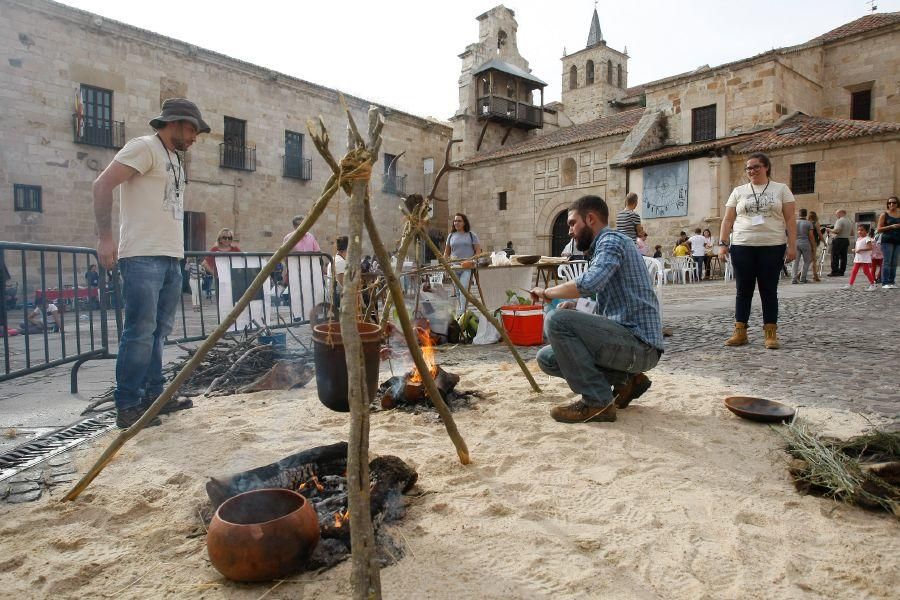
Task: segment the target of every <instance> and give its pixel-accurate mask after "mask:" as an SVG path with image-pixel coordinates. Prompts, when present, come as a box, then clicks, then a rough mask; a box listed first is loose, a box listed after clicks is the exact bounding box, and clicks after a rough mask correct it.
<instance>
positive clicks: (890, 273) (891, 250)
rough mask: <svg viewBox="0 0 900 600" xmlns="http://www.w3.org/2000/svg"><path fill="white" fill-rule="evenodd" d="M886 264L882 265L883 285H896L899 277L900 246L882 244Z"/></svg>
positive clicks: (887, 243) (888, 243)
mask: <svg viewBox="0 0 900 600" xmlns="http://www.w3.org/2000/svg"><path fill="white" fill-rule="evenodd" d="M881 251H882V252H883V253H884V262H883V263H882V265H881V284H882V285H894V278H895V277H896V276H897V263H898V262H900V244H892V243H890V242H881Z"/></svg>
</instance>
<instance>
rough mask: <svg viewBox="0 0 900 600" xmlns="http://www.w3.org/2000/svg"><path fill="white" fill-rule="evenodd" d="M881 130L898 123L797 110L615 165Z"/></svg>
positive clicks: (897, 127) (896, 129)
mask: <svg viewBox="0 0 900 600" xmlns="http://www.w3.org/2000/svg"><path fill="white" fill-rule="evenodd" d="M884 133H900V123H885V122H878V121H852V120H850V119H824V118H821V117H810V116H807V115H804V114H803V113H797V114H796V115H793V116H791V117H789V118H787V119H785V120H784V121H783V122H782V123H780V124H779V125H778V126H776V127H772V128H770V129H765V130H763V131H755V132H752V133H744V134H741V135H733V136H730V137H726V138H720V139H717V140H711V141H709V142H697V143H694V144H683V145H680V146H668V147H666V148H659V149H657V150H651V151H650V152H645V153H644V154H641V155H638V156H632V157H631V158H629V159H628V160H624V161H622V162H621V163H619V165H618V166H620V167H640V166H643V165H649V164H653V163H659V162H666V161H669V160H673V159H676V158H688V157H691V156H700V155H703V154H706V153H708V152H711V151H713V150H719V149H722V148H729V147H730V149H731V152H732V153H733V154H749V153H751V152H763V151H766V150H777V149H779V148H791V147H794V146H805V145H808V144H818V143H822V142H832V141H838V140H849V139H853V138H858V137H865V136H871V135H880V134H884Z"/></svg>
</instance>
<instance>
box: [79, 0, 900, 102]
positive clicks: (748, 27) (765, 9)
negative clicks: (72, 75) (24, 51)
mask: <svg viewBox="0 0 900 600" xmlns="http://www.w3.org/2000/svg"><path fill="white" fill-rule="evenodd" d="M63 3H64V4H68V5H70V6H74V7H76V8H81V9H83V10H87V11H90V12H93V13H97V14H100V15H102V16H104V17H107V18H110V19H115V20H117V21H123V22H125V23H128V24H130V25H134V26H137V27H141V28H143V29H149V30H151V31H154V32H156V33H159V34H162V35H166V36H169V37H173V38H176V39H179V40H182V41H185V42H189V43H191V44H194V45H196V46H200V47H202V48H206V49H209V50H214V51H216V52H219V53H222V54H225V55H228V56H231V57H233V58H238V59H241V60H244V61H247V62H251V63H254V64H257V65H260V66H263V67H266V68H269V69H273V70H275V71H279V72H282V73H285V74H288V75H291V76H294V77H298V78H300V79H305V80H307V81H311V82H313V83H317V84H319V85H324V86H327V87H330V88H335V89H338V90H341V91H343V92H345V93H348V94H352V95H354V96H359V97H362V98H365V99H367V100H370V101H373V102H377V103H380V104H384V105H386V106H390V107H393V108H396V109H400V110H403V111H406V112H409V113H412V114H415V115H419V116H423V117H424V116H432V117H436V118H439V119H448V118H449V117H451V116H452V115H453V113H454V112H455V111H456V109H457V105H458V102H459V94H458V78H459V73H460V67H461V61H460V59H459V54H460V53H462V52H463V51H464V50H465V48H466V46H467V45H468V44H471V43H474V42H476V41H477V39H478V22H477V21H476V20H475V18H476V17H477V16H478V15H480V14H482V13H484V12H485V11H487V10H490V9H491V8H492V7H494V6H496V5H497V4H500V3H501V2H499V1H497V0H484V1H482V0H450V1H448V2H433V1H429V0H386V1H384V2H378V3H375V2H370V1H369V2H363V1H360V0H341V1H336V0H331V1H320V0H312V1H311V0H299V1H298V0H294V1H292V2H279V1H273V0H255V1H252V2H248V1H247V0H243V1H240V2H236V1H234V0H215V1H211V0H153V1H152V2H131V1H128V2H123V1H122V0H63ZM502 3H503V4H504V5H505V6H506V7H507V8H510V9H512V10H513V11H515V14H516V20H517V22H518V25H519V27H518V32H517V35H518V46H519V52H520V54H522V56H523V57H524V58H525V59H526V60H528V61H529V64H530V67H531V69H532V72H533V73H534V75H536V76H537V77H539V78H540V79H543V80H544V81H546V82H547V83H548V84H549V85H548V86H547V88H545V90H544V101H545V103H549V102H551V101H554V100H559V98H560V85H561V81H562V63H561V62H560V58H561V57H562V56H563V52H564V50H565V51H566V52H568V53H570V54H571V53H573V52H577V51H578V50H581V49H583V48H584V47H585V43H586V42H587V36H588V31H589V29H590V22H591V15H592V13H593V9H594V2H593V1H592V0H556V1H555V2H546V0H504V1H503V2H502ZM874 4H875V5H876V6H877V7H878V12H893V11H898V10H900V0H876V1H875V2H874ZM682 6H684V7H685V8H679V9H678V10H677V11H674V12H673V7H682ZM870 6H871V5H870V3H869V2H866V1H865V0H750V1H749V2H735V1H733V0H693V1H692V2H684V3H681V2H674V1H672V0H631V1H625V2H622V1H619V2H598V3H597V12H598V14H599V17H600V27H601V29H602V30H603V37H604V38H605V39H606V42H607V44H608V45H609V46H610V47H612V48H615V49H617V50H621V51H624V50H625V49H626V48H627V51H628V54H629V57H630V58H629V65H628V66H629V74H628V85H630V86H632V85H637V84H640V83H645V82H648V81H653V80H656V79H661V78H663V77H668V76H670V75H675V74H677V73H682V72H685V71H690V70H693V69H696V68H697V67H700V66H702V65H709V66H712V67H715V66H716V65H720V64H723V63H727V62H731V61H734V60H739V59H741V58H747V57H750V56H753V55H756V54H759V53H761V52H765V51H767V50H771V49H773V48H780V47H784V46H792V45H794V44H799V43H802V42H805V41H808V40H810V39H812V38H815V37H817V36H819V35H821V34H823V33H825V32H827V31H829V30H831V29H834V28H835V27H838V26H840V25H842V24H844V23H847V22H850V21H853V20H855V19H858V18H860V17H862V16H865V15H866V14H869V13H870ZM548 7H552V8H548Z"/></svg>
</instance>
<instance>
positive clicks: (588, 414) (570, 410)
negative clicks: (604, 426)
mask: <svg viewBox="0 0 900 600" xmlns="http://www.w3.org/2000/svg"><path fill="white" fill-rule="evenodd" d="M550 416H551V417H553V418H554V420H556V421H559V422H560V423H587V422H589V421H605V422H607V423H611V422H613V421H615V420H616V403H615V402H610V403H609V404H607V405H606V406H589V405H587V404H585V403H584V402H583V401H581V400H576V401H575V402H573V403H572V404H569V405H567V406H556V407H554V408H553V409H552V410H551V411H550Z"/></svg>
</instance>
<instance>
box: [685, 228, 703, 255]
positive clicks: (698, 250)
mask: <svg viewBox="0 0 900 600" xmlns="http://www.w3.org/2000/svg"><path fill="white" fill-rule="evenodd" d="M688 243H689V244H690V245H691V256H704V255H705V254H706V238H705V237H703V236H702V235H700V234H699V233H697V234H694V235H692V236H691V237H689V238H688Z"/></svg>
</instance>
